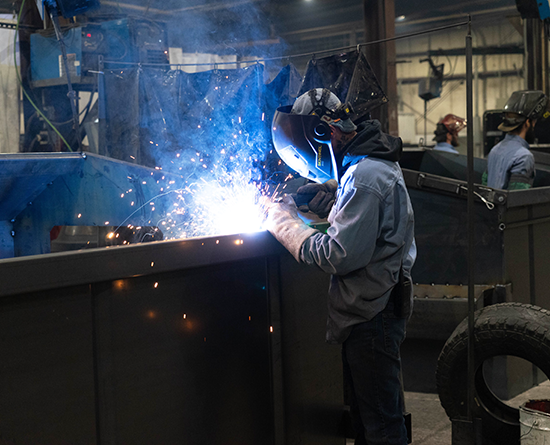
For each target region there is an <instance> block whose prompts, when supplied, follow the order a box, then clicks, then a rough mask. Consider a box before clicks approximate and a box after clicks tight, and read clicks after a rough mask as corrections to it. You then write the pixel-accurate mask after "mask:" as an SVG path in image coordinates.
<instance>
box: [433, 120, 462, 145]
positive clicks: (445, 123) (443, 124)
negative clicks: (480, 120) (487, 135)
mask: <svg viewBox="0 0 550 445" xmlns="http://www.w3.org/2000/svg"><path fill="white" fill-rule="evenodd" d="M465 126H466V121H465V120H464V119H463V118H461V117H458V116H455V115H454V114H447V116H445V117H444V118H442V119H440V120H439V122H438V123H437V127H436V128H435V131H434V134H435V137H434V138H433V140H434V141H435V142H436V144H435V146H434V150H439V151H446V152H448V153H456V154H458V151H457V150H456V148H455V147H458V146H459V145H460V144H459V143H458V133H459V132H460V131H461V130H462V129H463V128H464V127H465Z"/></svg>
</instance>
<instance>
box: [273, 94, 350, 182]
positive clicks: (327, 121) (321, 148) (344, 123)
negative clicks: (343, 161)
mask: <svg viewBox="0 0 550 445" xmlns="http://www.w3.org/2000/svg"><path fill="white" fill-rule="evenodd" d="M352 112H353V111H352V109H351V107H350V106H349V105H342V103H341V102H340V100H339V99H338V97H336V95H335V94H333V93H331V92H330V91H329V90H327V89H322V88H316V89H314V90H310V91H308V92H307V93H305V94H303V95H301V96H300V97H298V99H296V102H295V103H294V105H293V106H285V107H279V108H278V109H277V111H276V112H275V115H274V116H273V125H272V129H271V133H272V136H273V145H274V146H275V150H277V153H278V154H279V156H280V157H281V159H282V160H283V161H284V162H285V163H286V164H287V165H288V166H289V167H290V168H292V169H294V170H296V171H297V172H298V173H299V174H300V175H301V176H303V177H304V178H307V179H310V180H312V181H315V182H319V183H323V182H326V181H328V180H329V179H335V180H338V172H337V167H336V160H335V158H334V152H333V150H332V143H331V129H330V125H334V126H338V127H339V128H340V129H341V130H342V131H344V132H347V133H350V132H352V131H355V130H356V129H357V127H356V126H355V124H354V123H353V122H352V121H351V119H350V118H349V116H350V115H351V113H352Z"/></svg>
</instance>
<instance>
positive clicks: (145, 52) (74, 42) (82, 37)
mask: <svg viewBox="0 0 550 445" xmlns="http://www.w3.org/2000/svg"><path fill="white" fill-rule="evenodd" d="M63 39H64V42H65V47H66V49H67V58H68V64H69V73H70V75H71V83H74V84H86V83H89V84H93V83H95V82H96V79H97V71H99V57H100V56H103V58H104V60H105V61H106V62H109V63H110V65H109V66H114V67H116V62H125V63H128V62H130V63H138V62H140V63H158V64H160V65H164V64H165V65H168V63H169V56H168V42H167V38H166V29H165V25H164V23H159V22H154V21H151V20H145V19H133V18H124V19H120V20H110V21H106V22H100V23H88V24H86V25H85V26H80V27H74V28H68V29H63ZM122 66H123V65H122V64H121V65H119V67H122ZM124 66H126V65H124ZM31 79H32V84H33V86H34V87H44V86H53V85H61V84H64V83H66V79H65V68H64V64H63V60H62V56H61V48H60V46H59V42H58V41H57V38H56V35H55V33H54V32H53V30H47V31H41V32H37V33H35V34H32V35H31Z"/></svg>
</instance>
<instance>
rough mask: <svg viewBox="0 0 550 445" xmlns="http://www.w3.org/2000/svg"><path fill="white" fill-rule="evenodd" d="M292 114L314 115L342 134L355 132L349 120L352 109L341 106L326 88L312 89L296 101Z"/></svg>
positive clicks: (348, 106)
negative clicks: (338, 129)
mask: <svg viewBox="0 0 550 445" xmlns="http://www.w3.org/2000/svg"><path fill="white" fill-rule="evenodd" d="M291 113H292V114H301V115H315V116H319V117H320V118H321V120H323V121H324V122H326V123H327V124H329V125H334V126H335V127H338V128H340V129H341V130H342V131H343V132H344V133H351V132H353V131H355V130H357V126H356V125H355V124H354V123H353V121H352V120H351V119H350V116H351V114H352V113H353V109H352V107H351V105H349V104H342V102H341V101H340V99H338V96H336V94H334V93H332V92H331V91H329V90H328V89H326V88H314V89H312V90H309V91H308V92H307V93H304V94H302V95H301V96H300V97H298V98H297V99H296V101H295V102H294V105H293V106H292V110H291Z"/></svg>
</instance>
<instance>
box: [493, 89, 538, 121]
mask: <svg viewBox="0 0 550 445" xmlns="http://www.w3.org/2000/svg"><path fill="white" fill-rule="evenodd" d="M547 104H548V97H546V95H545V94H544V93H543V92H542V91H538V90H522V91H514V92H513V93H512V95H511V96H510V99H508V101H507V102H506V105H504V121H503V122H502V123H501V124H500V125H499V126H498V129H499V130H502V131H512V130H515V129H516V128H517V127H519V126H520V125H523V123H524V122H525V121H526V120H527V119H531V120H536V119H539V118H540V117H541V116H542V115H543V114H544V112H545V111H546V106H547Z"/></svg>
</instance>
